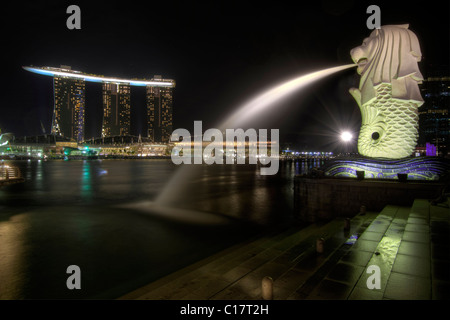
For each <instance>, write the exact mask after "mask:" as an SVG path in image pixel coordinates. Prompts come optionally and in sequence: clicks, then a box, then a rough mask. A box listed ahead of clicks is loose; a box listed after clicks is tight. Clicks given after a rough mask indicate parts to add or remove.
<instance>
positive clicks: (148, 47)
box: [0, 1, 449, 150]
mask: <svg viewBox="0 0 450 320" xmlns="http://www.w3.org/2000/svg"><path fill="white" fill-rule="evenodd" d="M405 3H406V2H404V1H403V2H396V3H395V4H394V3H388V2H378V3H377V4H378V5H379V6H380V9H381V24H382V25H386V24H403V23H409V24H410V29H411V30H413V31H414V32H415V33H416V34H417V36H418V37H419V40H420V43H421V47H422V54H423V60H422V62H421V63H420V65H419V66H420V69H421V71H422V73H423V74H424V76H425V77H427V76H431V75H434V74H435V73H436V72H437V71H436V70H438V72H441V73H442V75H445V73H446V72H445V70H448V65H449V63H448V57H449V51H448V38H449V36H448V29H449V28H448V27H447V25H448V11H449V10H448V5H446V4H442V3H438V2H436V3H435V4H433V3H427V4H426V5H422V6H421V8H420V10H417V8H416V6H415V5H412V6H411V5H409V6H406V5H405ZM369 4H370V3H369V2H367V3H366V2H356V1H341V2H339V3H334V2H332V1H320V2H318V3H315V4H307V5H302V6H301V7H300V6H297V7H293V6H291V5H290V4H288V3H285V4H280V5H277V6H274V7H271V8H265V7H261V6H256V5H252V4H250V3H247V4H239V5H238V4H228V5H225V4H220V3H219V4H211V3H204V2H200V3H193V4H174V5H173V6H169V5H165V4H152V6H149V10H147V11H145V10H140V7H139V5H138V4H137V3H136V5H133V4H132V3H130V4H129V5H126V6H123V5H120V3H114V2H113V3H111V5H108V6H106V7H104V6H98V5H95V4H92V3H83V2H81V3H79V4H78V5H79V6H80V8H81V12H82V13H81V19H82V27H81V30H68V29H67V28H66V25H65V21H66V19H67V17H68V15H67V14H66V13H65V9H66V7H67V6H66V4H65V3H58V2H56V1H55V2H52V3H50V4H48V5H45V6H41V5H38V4H34V3H27V4H26V5H25V6H23V7H22V8H21V9H20V12H21V15H20V17H19V18H18V19H17V18H16V20H14V21H9V19H8V18H6V19H5V20H4V21H3V22H2V24H5V28H6V24H8V26H9V28H11V29H13V30H14V32H11V33H8V34H6V39H5V41H6V43H7V47H8V48H9V50H8V51H7V53H6V55H7V58H6V59H7V60H8V61H9V62H10V63H8V65H7V66H6V67H5V68H6V72H7V73H8V74H9V75H11V77H9V78H8V79H6V78H2V80H1V81H2V87H3V88H5V89H6V91H7V92H9V94H8V95H7V97H6V98H5V106H4V110H3V114H4V116H3V117H2V118H1V119H0V128H1V129H2V131H3V132H13V133H14V134H15V135H16V136H23V135H36V134H42V126H41V123H40V122H42V125H43V126H44V128H45V130H46V131H47V133H49V132H50V127H51V120H52V107H53V93H52V89H53V88H52V84H51V81H50V78H47V77H41V76H39V75H34V74H30V73H27V72H25V71H24V70H23V69H22V68H21V66H23V65H49V66H59V65H71V66H72V68H73V69H75V70H87V71H90V72H93V73H96V74H105V75H111V76H115V77H119V78H120V77H121V78H127V77H130V78H151V77H152V75H154V74H162V75H163V76H164V78H169V79H175V80H176V81H177V89H176V90H175V91H174V94H173V106H174V111H173V128H174V129H175V128H187V129H190V128H191V127H192V123H193V121H195V120H202V121H203V123H204V124H205V128H208V127H215V126H217V125H218V124H219V123H220V122H221V120H222V119H223V118H225V117H227V116H229V115H230V114H231V113H232V112H233V111H235V110H236V109H237V108H239V107H240V106H241V105H243V104H245V103H246V102H247V101H249V100H250V99H251V98H253V97H255V96H257V95H258V94H260V93H261V92H263V91H264V90H267V89H269V88H271V87H273V86H275V85H278V84H280V83H282V82H283V81H286V80H289V79H292V78H294V77H296V76H299V75H303V74H306V73H308V72H311V71H317V70H321V69H323V68H326V67H332V66H338V65H343V64H348V63H351V58H350V54H349V51H350V49H351V48H352V47H354V46H355V45H357V44H359V42H360V41H361V39H363V38H364V37H367V36H368V35H369V33H370V30H368V29H367V27H366V20H367V18H368V16H369V15H368V14H367V13H366V9H367V6H368V5H369ZM169 8H170V10H169ZM16 9H17V10H18V8H16ZM424 12H426V14H424ZM350 17H351V19H350ZM5 28H4V29H5ZM114 39H120V41H115V40H114ZM355 71H356V70H353V69H351V70H347V71H345V72H341V73H339V74H336V75H333V76H332V77H329V78H327V79H324V80H322V81H320V82H318V83H315V84H313V85H310V86H308V87H307V88H305V89H304V90H301V91H298V92H295V93H293V94H292V95H290V96H288V97H286V98H285V99H283V100H282V101H280V102H278V103H277V105H276V106H274V108H272V109H271V111H268V112H266V113H265V114H264V115H261V117H258V119H255V122H254V123H252V124H251V125H252V126H254V127H266V128H280V129H281V130H280V135H281V137H282V141H289V142H292V143H293V145H294V146H295V145H305V146H309V147H314V146H316V147H318V148H319V149H324V150H329V149H333V146H334V145H333V143H335V142H336V136H337V135H338V132H340V131H341V130H344V129H345V130H350V131H353V132H355V133H356V131H357V129H358V127H359V125H360V117H361V115H360V112H359V110H358V107H357V106H356V104H355V103H354V101H352V97H351V95H350V94H348V88H350V87H352V86H355V84H356V83H357V79H358V76H357V74H356V72H355ZM447 73H448V71H447ZM46 78H47V79H46ZM101 97H102V87H101V86H100V85H98V84H96V83H86V97H85V98H86V123H85V136H86V138H89V137H96V136H101V123H102V117H103V108H102V98H101ZM130 103H131V113H130V122H131V123H130V134H132V135H139V134H142V135H143V136H146V135H147V132H148V130H149V127H148V123H147V121H146V117H145V116H142V114H144V115H145V114H146V110H145V109H146V92H145V89H144V88H136V90H134V91H133V90H132V93H131V97H130ZM312 110H313V111H312ZM99 124H100V125H99Z"/></svg>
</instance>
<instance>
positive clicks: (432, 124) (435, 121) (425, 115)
mask: <svg viewBox="0 0 450 320" xmlns="http://www.w3.org/2000/svg"><path fill="white" fill-rule="evenodd" d="M421 93H422V97H423V99H424V101H425V102H424V104H423V105H422V106H421V107H420V108H419V144H420V145H422V146H425V145H426V144H427V143H429V144H433V145H434V146H435V147H436V149H437V150H436V151H437V153H438V154H439V155H444V156H446V155H447V154H448V153H449V151H450V149H449V147H450V77H428V78H427V79H425V80H424V81H423V84H422V86H421Z"/></svg>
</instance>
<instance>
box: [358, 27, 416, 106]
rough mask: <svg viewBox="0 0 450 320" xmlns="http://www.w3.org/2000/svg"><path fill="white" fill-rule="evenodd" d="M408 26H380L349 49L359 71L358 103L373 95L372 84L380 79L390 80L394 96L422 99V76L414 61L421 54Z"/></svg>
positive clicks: (365, 101) (374, 84)
mask: <svg viewBox="0 0 450 320" xmlns="http://www.w3.org/2000/svg"><path fill="white" fill-rule="evenodd" d="M408 27H409V25H407V24H406V25H387V26H382V27H381V28H380V29H375V30H374V31H373V32H372V33H371V34H370V36H369V37H368V38H366V39H364V41H363V44H362V45H361V46H359V47H356V48H354V49H352V50H351V51H350V55H351V57H352V59H353V61H354V62H355V63H356V64H358V73H359V74H360V75H361V81H360V85H359V90H360V91H361V105H363V104H365V103H367V102H369V101H370V100H371V99H373V98H374V97H375V89H374V87H376V86H377V85H379V84H381V83H391V84H392V97H393V98H396V99H402V100H414V101H423V100H422V97H421V95H420V90H419V87H418V84H419V83H421V81H422V80H423V77H422V74H421V73H420V70H419V67H418V65H417V63H418V62H420V60H421V57H422V54H421V51H420V46H419V41H418V39H417V36H416V35H415V34H414V33H413V32H412V31H411V30H409V29H408Z"/></svg>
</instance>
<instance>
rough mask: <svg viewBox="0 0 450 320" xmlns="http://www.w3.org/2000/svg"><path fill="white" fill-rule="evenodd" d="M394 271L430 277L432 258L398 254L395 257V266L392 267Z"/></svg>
mask: <svg viewBox="0 0 450 320" xmlns="http://www.w3.org/2000/svg"><path fill="white" fill-rule="evenodd" d="M392 271H393V272H397V273H404V274H409V275H413V276H418V277H423V278H430V276H431V270H430V260H429V259H423V258H418V257H413V256H406V255H403V254H398V255H397V257H396V259H395V262H394V266H393V267H392Z"/></svg>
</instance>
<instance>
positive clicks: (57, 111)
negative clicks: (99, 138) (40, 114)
mask: <svg viewBox="0 0 450 320" xmlns="http://www.w3.org/2000/svg"><path fill="white" fill-rule="evenodd" d="M66 68H68V67H66ZM53 89H54V110H53V119H52V129H51V132H52V134H54V135H59V136H64V137H68V138H70V139H73V140H75V141H77V142H80V141H83V140H84V116H85V89H86V87H85V81H84V80H83V79H76V78H71V77H67V76H56V75H55V77H54V78H53Z"/></svg>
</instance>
